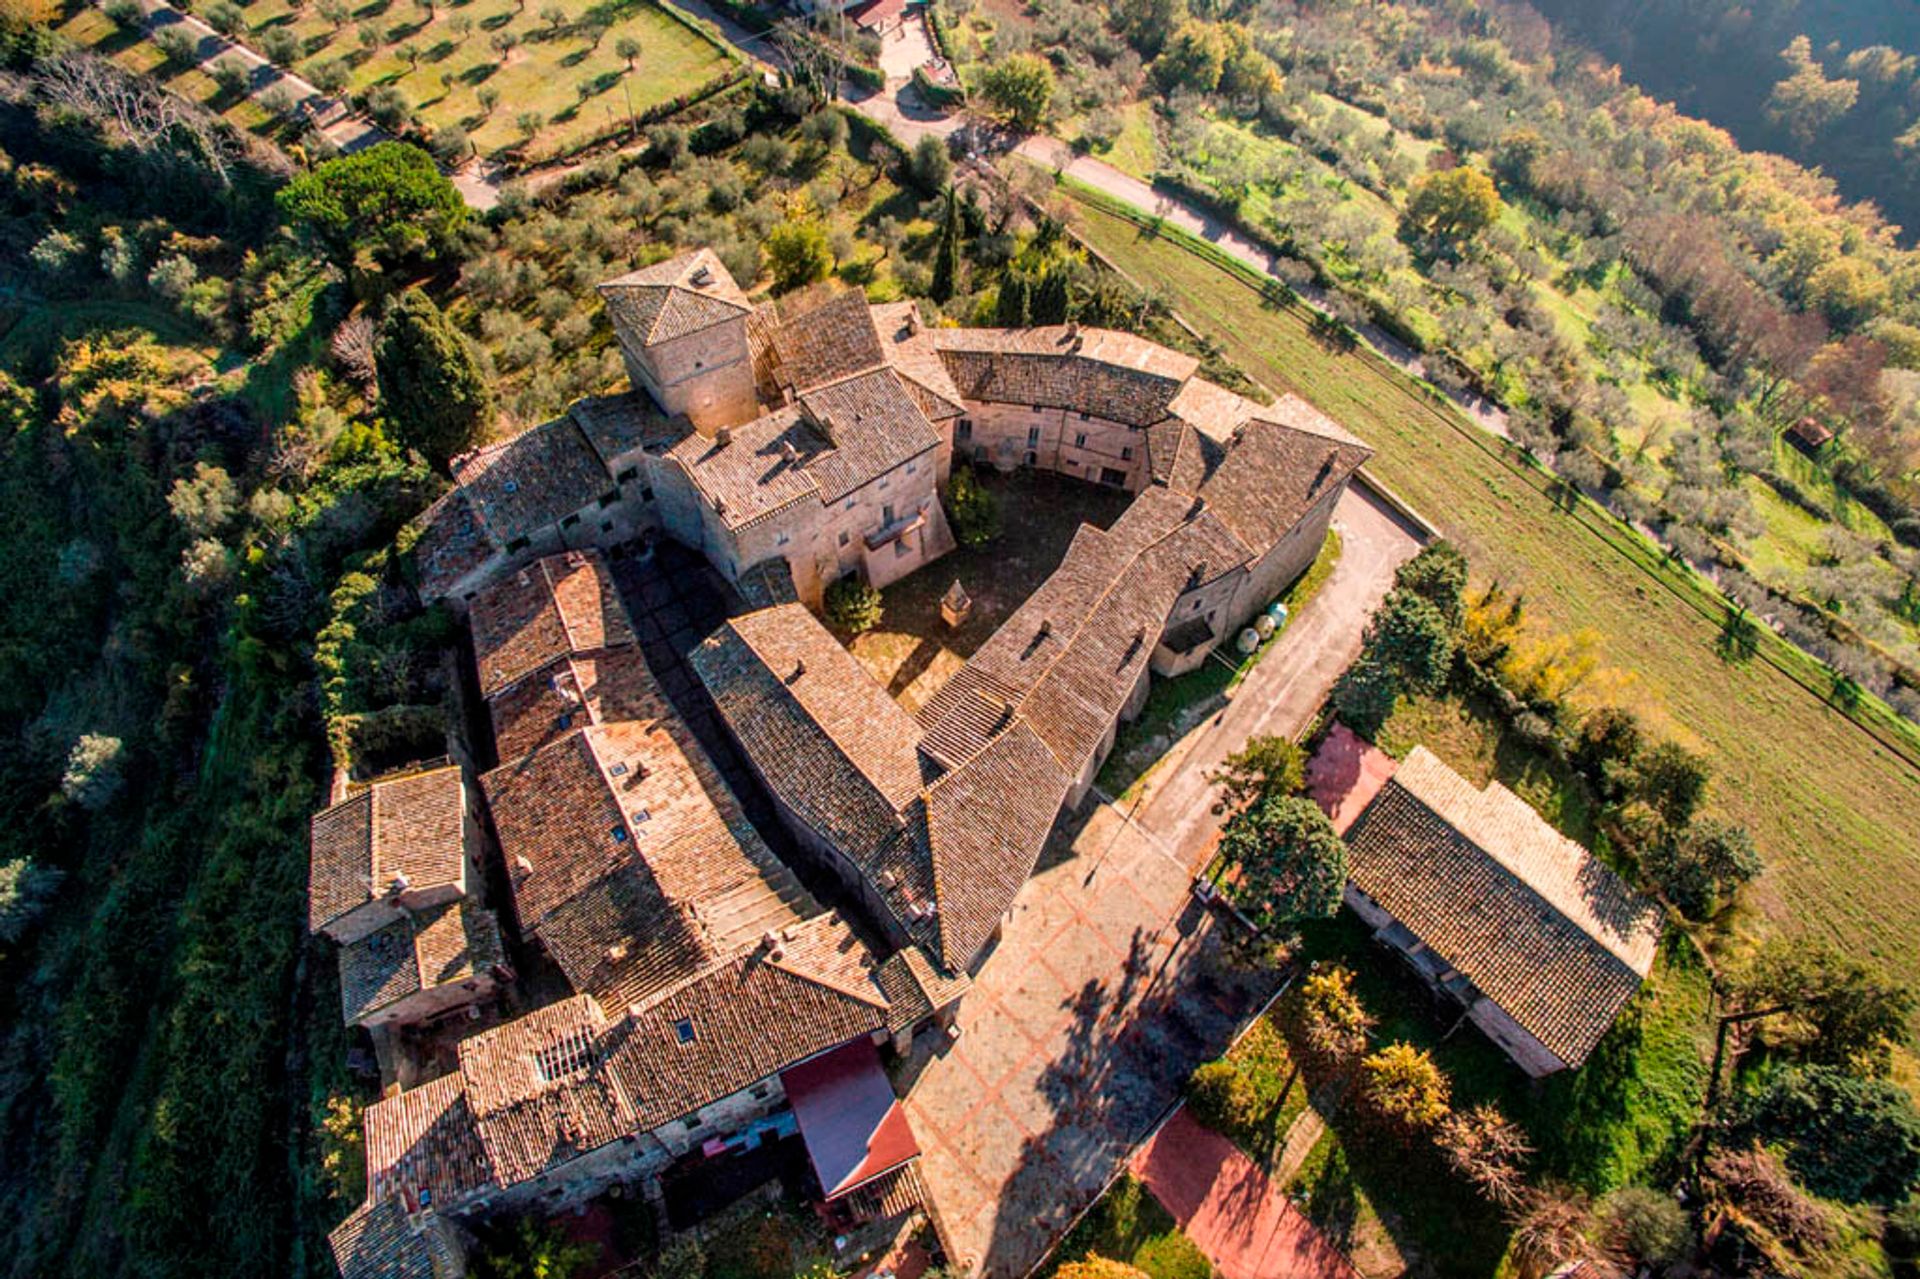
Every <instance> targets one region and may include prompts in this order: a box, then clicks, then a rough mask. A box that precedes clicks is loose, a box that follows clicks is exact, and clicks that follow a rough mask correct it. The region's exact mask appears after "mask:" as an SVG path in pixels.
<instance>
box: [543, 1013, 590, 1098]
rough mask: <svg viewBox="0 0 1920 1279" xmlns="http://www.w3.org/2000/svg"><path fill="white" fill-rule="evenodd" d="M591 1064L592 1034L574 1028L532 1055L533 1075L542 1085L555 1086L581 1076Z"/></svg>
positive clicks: (581, 1027) (584, 1028)
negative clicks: (536, 1076)
mask: <svg viewBox="0 0 1920 1279" xmlns="http://www.w3.org/2000/svg"><path fill="white" fill-rule="evenodd" d="M592 1063H593V1032H592V1031H591V1030H589V1029H588V1028H587V1027H585V1026H575V1027H573V1028H572V1029H570V1030H568V1031H567V1032H566V1033H565V1034H564V1035H562V1036H560V1038H559V1039H556V1040H555V1041H554V1042H553V1043H550V1044H548V1045H547V1046H546V1047H545V1048H541V1049H539V1050H537V1051H536V1052H535V1053H534V1054H533V1069H534V1073H535V1074H537V1075H539V1076H540V1081H541V1082H542V1083H548V1084H557V1083H559V1082H560V1081H561V1080H563V1079H571V1078H573V1077H574V1076H575V1075H578V1074H581V1073H582V1072H584V1071H585V1070H586V1068H587V1067H588V1066H589V1065H591V1064H592Z"/></svg>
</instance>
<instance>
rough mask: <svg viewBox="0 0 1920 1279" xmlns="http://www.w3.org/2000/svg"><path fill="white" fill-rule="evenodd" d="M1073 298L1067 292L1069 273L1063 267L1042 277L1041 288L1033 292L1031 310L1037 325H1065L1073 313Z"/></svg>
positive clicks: (1053, 269)
mask: <svg viewBox="0 0 1920 1279" xmlns="http://www.w3.org/2000/svg"><path fill="white" fill-rule="evenodd" d="M1072 309H1073V308H1072V301H1071V296H1070V295H1069V293H1068V292H1067V273H1066V270H1065V269H1064V268H1062V267H1058V266H1056V267H1053V268H1051V269H1050V270H1048V272H1047V273H1046V274H1045V275H1043V276H1041V277H1040V284H1039V287H1037V288H1035V289H1034V291H1033V302H1032V303H1031V306H1030V310H1031V312H1032V315H1033V322H1034V323H1035V324H1065V323H1066V322H1067V318H1068V315H1069V313H1070V312H1071V311H1072Z"/></svg>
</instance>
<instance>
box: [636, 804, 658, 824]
mask: <svg viewBox="0 0 1920 1279" xmlns="http://www.w3.org/2000/svg"><path fill="white" fill-rule="evenodd" d="M652 820H653V814H652V813H650V812H648V811H647V810H646V809H644V808H636V809H634V810H633V824H634V825H635V826H638V825H639V824H640V823H642V822H650V821H652Z"/></svg>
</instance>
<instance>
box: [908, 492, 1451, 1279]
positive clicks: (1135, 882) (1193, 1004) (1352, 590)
mask: <svg viewBox="0 0 1920 1279" xmlns="http://www.w3.org/2000/svg"><path fill="white" fill-rule="evenodd" d="M1336 518H1337V519H1338V520H1339V521H1340V524H1341V528H1342V533H1343V538H1344V548H1343V553H1342V556H1341V560H1340V564H1339V566H1338V568H1337V569H1336V570H1335V572H1334V574H1333V576H1332V577H1331V578H1330V579H1329V580H1328V582H1327V585H1326V586H1325V587H1324V588H1323V589H1322V590H1321V592H1320V594H1319V595H1318V596H1317V597H1316V598H1315V599H1314V600H1313V602H1312V603H1311V604H1309V605H1308V607H1307V608H1306V609H1305V610H1303V611H1302V613H1301V615H1300V617H1299V618H1297V619H1296V620H1295V621H1294V622H1293V623H1292V625H1290V626H1289V627H1288V629H1287V632H1286V633H1285V634H1284V635H1282V636H1281V638H1280V640H1279V641H1278V642H1277V643H1276V644H1275V645H1274V647H1273V648H1272V649H1271V650H1270V651H1269V652H1268V653H1267V655H1266V656H1265V657H1264V658H1263V659H1262V660H1261V663H1260V665H1259V666H1257V667H1256V668H1255V671H1254V673H1253V675H1251V676H1249V677H1248V678H1247V680H1246V681H1244V682H1243V683H1242V684H1241V686H1240V687H1239V689H1237V690H1236V691H1235V694H1234V698H1233V700H1232V701H1230V702H1229V703H1228V704H1227V706H1226V707H1225V708H1224V709H1223V710H1221V711H1220V712H1219V713H1218V714H1216V715H1215V716H1214V717H1212V718H1211V719H1210V720H1209V721H1208V722H1207V723H1206V724H1204V725H1202V726H1201V727H1200V728H1198V729H1196V730H1194V732H1193V733H1192V734H1191V735H1190V736H1189V737H1188V739H1187V740H1186V741H1185V742H1183V743H1181V744H1180V745H1179V746H1177V747H1175V752H1177V758H1175V759H1170V760H1169V762H1168V763H1167V764H1166V765H1165V766H1164V767H1163V768H1162V769H1161V770H1160V774H1164V776H1162V775H1160V774H1156V779H1155V785H1154V787H1153V788H1152V791H1151V793H1150V795H1149V796H1148V797H1147V798H1146V799H1145V801H1144V802H1143V803H1142V804H1141V806H1140V807H1139V808H1138V809H1137V810H1135V811H1134V812H1133V813H1132V814H1131V820H1130V814H1128V813H1123V812H1122V811H1121V810H1120V809H1118V808H1116V807H1114V806H1113V805H1111V804H1100V803H1093V804H1090V805H1089V810H1088V813H1087V814H1086V815H1085V816H1084V818H1083V819H1077V820H1076V819H1063V821H1062V822H1061V824H1060V826H1059V827H1057V828H1056V830H1055V832H1054V846H1053V847H1050V848H1049V850H1048V853H1047V854H1046V855H1045V856H1044V857H1043V859H1042V863H1041V869H1040V870H1039V871H1038V872H1037V873H1036V874H1035V875H1034V877H1033V878H1032V880H1030V881H1029V882H1028V884H1027V886H1026V888H1025V889H1024V890H1022V892H1021V894H1020V896H1019V898H1018V899H1017V900H1016V902H1015V904H1014V908H1013V912H1012V916H1011V918H1010V919H1009V920H1008V922H1007V924H1006V926H1005V929H1004V931H1003V936H1002V940H1001V942H1000V945H999V947H998V949H997V950H996V951H995V952H994V953H993V954H992V955H991V956H990V957H989V958H988V959H987V961H986V963H985V965H984V966H983V967H982V969H981V971H980V974H979V976H978V978H977V979H976V981H975V985H974V989H973V992H972V993H971V994H970V995H969V996H968V997H967V999H966V1001H965V1002H964V1003H963V1004H962V1006H961V1012H960V1026H961V1031H962V1033H961V1036H960V1038H959V1039H958V1040H957V1041H955V1042H954V1043H953V1044H952V1045H951V1046H949V1047H947V1048H946V1049H945V1050H944V1052H942V1053H940V1054H938V1055H935V1056H933V1057H932V1058H931V1059H930V1060H929V1061H927V1062H926V1063H925V1064H924V1066H923V1067H922V1069H921V1070H920V1072H919V1074H918V1076H917V1077H916V1078H914V1079H913V1081H912V1083H911V1086H910V1087H909V1088H908V1089H907V1109H908V1111H909V1113H910V1114H911V1116H912V1118H913V1125H914V1130H915V1132H916V1133H918V1134H919V1136H920V1143H921V1146H922V1148H923V1149H924V1150H925V1159H924V1161H923V1171H924V1173H925V1175H926V1178H927V1182H928V1185H929V1187H930V1189H931V1190H932V1192H933V1198H934V1203H935V1206H936V1209H937V1211H938V1212H939V1214H940V1218H941V1223H942V1225H943V1226H944V1228H945V1230H946V1233H947V1237H948V1242H949V1243H950V1245H951V1246H952V1248H953V1251H954V1254H955V1255H954V1257H953V1261H954V1263H955V1264H956V1266H959V1267H963V1268H966V1269H978V1270H979V1271H980V1272H981V1273H983V1274H986V1275H991V1276H995V1277H996V1279H1013V1277H1016V1276H1021V1275H1024V1274H1025V1273H1026V1272H1027V1270H1028V1269H1029V1268H1030V1267H1031V1266H1032V1265H1033V1264H1034V1263H1035V1262H1037V1261H1038V1260H1039V1259H1040V1258H1041V1256H1042V1255H1043V1254H1044V1253H1045V1252H1046V1250H1047V1248H1048V1246H1049V1245H1050V1244H1051V1243H1052V1242H1053V1241H1054V1239H1055V1238H1056V1237H1057V1236H1058V1235H1059V1234H1060V1232H1061V1231H1062V1230H1064V1229H1065V1228H1066V1226H1067V1225H1068V1224H1069V1223H1070V1222H1071V1221H1072V1220H1073V1218H1074V1217H1075V1215H1077V1214H1078V1212H1079V1211H1080V1210H1081V1209H1082V1208H1083V1207H1085V1206H1086V1205H1087V1204H1088V1203H1089V1202H1091V1200H1092V1198H1093V1196H1094V1195H1095V1194H1097V1193H1098V1192H1099V1190H1100V1188H1101V1187H1102V1186H1104V1185H1105V1184H1106V1182H1107V1180H1108V1178H1110V1177H1111V1176H1112V1175H1113V1174H1114V1173H1115V1172H1116V1171H1117V1170H1118V1169H1119V1167H1120V1165H1121V1162H1122V1161H1123V1160H1125V1159H1126V1158H1127V1157H1128V1155H1129V1153H1130V1152H1131V1151H1132V1149H1133V1147H1134V1146H1135V1145H1136V1144H1137V1143H1138V1142H1140V1141H1141V1140H1142V1139H1143V1138H1144V1137H1145V1136H1146V1135H1147V1133H1148V1132H1149V1131H1151V1129H1152V1127H1153V1125H1154V1124H1155V1123H1156V1122H1157V1121H1158V1120H1159V1119H1160V1118H1161V1116H1163V1115H1164V1114H1165V1113H1166V1111H1167V1110H1168V1108H1169V1107H1170V1106H1171V1105H1172V1104H1173V1102H1174V1101H1175V1099H1176V1098H1177V1097H1178V1096H1179V1093H1180V1088H1181V1085H1182V1084H1183V1083H1184V1081H1185V1080H1186V1077H1187V1075H1188V1074H1190V1073H1191V1072H1192V1070H1193V1068H1194V1067H1195V1066H1197V1065H1199V1064H1200V1063H1201V1062H1204V1061H1207V1060H1210V1059H1211V1058H1213V1057H1216V1056H1218V1055H1219V1054H1220V1053H1221V1052H1222V1051H1224V1050H1225V1048H1226V1046H1227V1044H1228V1042H1229V1041H1230V1039H1231V1037H1232V1035H1233V1032H1234V1031H1235V1030H1236V1029H1237V1028H1238V1027H1239V1025H1240V1023H1241V1022H1242V1021H1243V1019H1244V1018H1245V1017H1246V1016H1248V1015H1249V1014H1251V1013H1252V1012H1253V1011H1254V1010H1256V1009H1257V1008H1258V1007H1259V1006H1260V1005H1261V1004H1262V1003H1264V1002H1265V1000H1266V998H1267V996H1268V995H1270V994H1271V993H1272V991H1273V990H1274V989H1276V988H1277V985H1278V977H1277V974H1274V973H1270V972H1250V971H1245V970H1241V969H1239V968H1237V967H1236V965H1235V964H1234V963H1233V962H1232V958H1231V956H1230V955H1228V954H1225V953H1223V937H1222V935H1221V933H1220V929H1221V928H1222V927H1223V925H1222V921H1221V920H1220V919H1219V917H1218V916H1215V915H1212V914H1210V913H1208V912H1207V911H1205V910H1203V909H1201V908H1200V907H1199V906H1197V905H1196V904H1195V902H1194V900H1193V897H1192V895H1191V893H1190V892H1189V887H1188V886H1189V884H1190V883H1191V880H1192V877H1193V875H1194V873H1195V872H1196V871H1197V870H1198V869H1199V866H1200V865H1201V863H1202V862H1204V860H1205V859H1206V857H1207V855H1208V853H1209V850H1210V848H1211V846H1212V842H1213V838H1214V835H1215V831H1216V826H1217V822H1216V820H1215V819H1214V818H1213V816H1212V814H1211V804H1212V788H1211V787H1210V786H1208V785H1207V783H1206V782H1205V779H1204V773H1205V772H1206V770H1208V769H1209V768H1211V767H1213V766H1214V765H1215V764H1216V763H1217V762H1218V761H1219V760H1220V759H1221V758H1222V757H1224V756H1225V755H1226V753H1227V752H1228V751H1231V750H1234V749H1237V748H1238V747H1239V746H1240V744H1241V743H1243V742H1244V741H1245V740H1246V738H1247V736H1248V735H1249V734H1251V733H1256V732H1278V733H1285V734H1287V735H1288V736H1294V735H1297V734H1298V733H1299V732H1300V731H1301V729H1302V728H1304V727H1305V725H1306V723H1307V720H1308V718H1309V717H1310V716H1311V714H1312V713H1313V711H1314V710H1315V709H1317V708H1318V706H1319V705H1320V704H1321V702H1322V701H1323V700H1324V699H1325V697H1326V695H1327V693H1328V691H1329V690H1330V689H1331V688H1332V686H1333V681H1334V680H1335V679H1336V678H1338V676H1339V673H1340V672H1341V671H1342V670H1343V669H1345V667H1346V665H1347V664H1348V663H1349V662H1350V661H1351V660H1352V658H1353V656H1354V655H1355V654H1356V653H1357V652H1358V651H1359V646H1360V637H1361V633H1362V631H1363V630H1364V629H1365V627H1366V620H1367V617H1368V615H1369V614H1370V613H1371V612H1372V610H1373V608H1374V607H1375V606H1376V605H1377V604H1378V602H1379V601H1380V599H1381V598H1382V597H1383V596H1384V595H1385V594H1386V591H1387V588H1388V587H1389V586H1390V585H1391V583H1392V579H1393V572H1394V569H1395V568H1396V567H1397V566H1398V565H1399V564H1400V563H1401V562H1403V561H1404V560H1406V559H1407V558H1408V557H1410V556H1411V555H1412V554H1413V553H1414V552H1415V551H1416V550H1417V549H1418V546H1419V539H1418V536H1417V534H1415V533H1414V532H1413V530H1411V529H1410V528H1409V527H1408V526H1407V524H1406V523H1405V522H1404V521H1403V520H1401V519H1400V518H1399V517H1398V516H1396V515H1394V514H1393V513H1392V512H1391V511H1390V510H1389V509H1388V508H1387V507H1386V506H1385V505H1384V504H1383V503H1382V502H1381V501H1380V500H1379V499H1378V498H1377V497H1376V496H1375V495H1373V494H1372V493H1369V492H1367V491H1365V490H1363V489H1360V488H1358V487H1356V488H1355V489H1354V490H1352V491H1350V492H1349V494H1348V495H1347V496H1346V497H1345V498H1344V499H1343V500H1342V502H1341V504H1340V506H1339V508H1338V512H1337V515H1336Z"/></svg>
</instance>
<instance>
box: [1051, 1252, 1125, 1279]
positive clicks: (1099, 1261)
mask: <svg viewBox="0 0 1920 1279" xmlns="http://www.w3.org/2000/svg"><path fill="white" fill-rule="evenodd" d="M1053 1275H1054V1279H1147V1276H1146V1275H1145V1274H1144V1273H1142V1272H1141V1271H1139V1270H1136V1269H1134V1268H1133V1267H1132V1266H1129V1265H1128V1264H1127V1263H1126V1262H1124V1261H1115V1260H1114V1259H1113V1258H1111V1257H1087V1258H1084V1259H1082V1260H1080V1261H1069V1262H1068V1263H1067V1264H1066V1265H1064V1266H1062V1267H1060V1268H1059V1269H1058V1270H1056V1271H1054V1272H1053Z"/></svg>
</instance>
